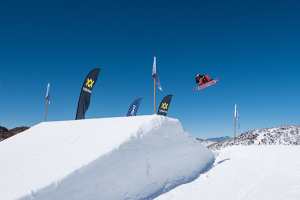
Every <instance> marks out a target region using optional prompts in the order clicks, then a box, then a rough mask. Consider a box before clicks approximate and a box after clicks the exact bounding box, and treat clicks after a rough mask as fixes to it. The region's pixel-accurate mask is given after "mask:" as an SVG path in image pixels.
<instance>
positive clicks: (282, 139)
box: [208, 126, 300, 149]
mask: <svg viewBox="0 0 300 200" xmlns="http://www.w3.org/2000/svg"><path fill="white" fill-rule="evenodd" d="M252 144H256V145H263V144H265V145H275V144H280V145H300V126H282V127H277V128H264V129H255V130H251V131H247V132H245V133H243V134H241V135H239V136H238V137H236V138H235V139H233V138H231V139H228V140H225V141H222V142H218V143H214V144H211V145H209V146H208V147H209V148H210V149H221V148H224V147H228V146H233V145H252Z"/></svg>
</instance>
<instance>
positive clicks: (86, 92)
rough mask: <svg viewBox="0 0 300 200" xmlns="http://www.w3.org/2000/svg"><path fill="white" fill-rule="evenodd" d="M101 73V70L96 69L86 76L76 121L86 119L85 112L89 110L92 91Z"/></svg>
mask: <svg viewBox="0 0 300 200" xmlns="http://www.w3.org/2000/svg"><path fill="white" fill-rule="evenodd" d="M99 73H100V69H99V68H95V69H93V70H92V71H90V72H89V73H88V75H87V76H86V78H85V79H84V82H83V85H82V87H81V92H80V96H79V100H78V106H77V112H76V118H75V119H76V120H77V119H85V112H86V111H87V110H88V108H89V105H90V98H91V94H92V90H93V88H94V85H95V83H96V81H97V79H98V75H99Z"/></svg>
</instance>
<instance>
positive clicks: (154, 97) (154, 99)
mask: <svg viewBox="0 0 300 200" xmlns="http://www.w3.org/2000/svg"><path fill="white" fill-rule="evenodd" d="M153 87H154V88H153V108H154V114H155V113H156V79H155V78H153Z"/></svg>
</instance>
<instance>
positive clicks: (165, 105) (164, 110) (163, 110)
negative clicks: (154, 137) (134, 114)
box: [157, 94, 173, 116]
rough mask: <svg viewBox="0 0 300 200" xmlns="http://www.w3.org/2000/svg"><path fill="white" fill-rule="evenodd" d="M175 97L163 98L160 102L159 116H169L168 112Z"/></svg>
mask: <svg viewBox="0 0 300 200" xmlns="http://www.w3.org/2000/svg"><path fill="white" fill-rule="evenodd" d="M172 97H173V95H171V94H170V95H167V96H165V97H164V98H163V100H162V101H161V102H160V104H159V108H158V111H157V114H158V115H164V116H167V114H168V110H169V107H170V104H171V100H172Z"/></svg>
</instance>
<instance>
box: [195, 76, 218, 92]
mask: <svg viewBox="0 0 300 200" xmlns="http://www.w3.org/2000/svg"><path fill="white" fill-rule="evenodd" d="M195 81H196V84H197V88H196V89H197V90H202V89H205V88H207V87H209V86H212V85H214V84H216V83H217V80H215V79H212V78H211V77H210V76H209V75H208V74H200V73H198V74H196V76H195Z"/></svg>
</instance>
